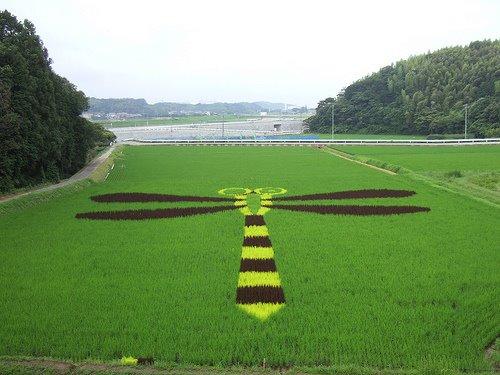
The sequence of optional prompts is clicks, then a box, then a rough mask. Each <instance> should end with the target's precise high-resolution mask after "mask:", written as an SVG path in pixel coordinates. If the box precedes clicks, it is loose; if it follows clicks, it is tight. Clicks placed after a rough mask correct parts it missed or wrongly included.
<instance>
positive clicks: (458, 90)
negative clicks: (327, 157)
mask: <svg viewBox="0 0 500 375" xmlns="http://www.w3.org/2000/svg"><path fill="white" fill-rule="evenodd" d="M499 98H500V41H499V40H495V41H489V40H485V41H478V42H473V43H471V44H470V45H469V46H466V47H451V48H443V49H440V50H438V51H435V52H432V53H427V54H425V55H419V56H414V57H410V58H409V59H407V60H403V61H399V62H397V63H396V64H393V65H390V66H386V67H384V68H382V69H380V70H379V71H378V72H377V73H374V74H372V75H370V76H368V77H365V78H363V79H360V80H359V81H356V82H354V83H353V84H351V85H349V86H348V87H347V88H345V89H344V90H343V91H342V92H341V93H340V94H339V95H338V96H337V97H336V98H327V99H325V100H323V101H321V102H319V104H318V108H317V111H316V115H315V116H312V117H310V118H309V119H307V120H306V121H307V123H308V124H309V128H310V130H311V131H313V132H323V133H325V132H330V131H331V122H332V120H331V118H332V103H333V102H335V123H336V124H338V125H336V130H337V131H338V132H342V133H364V132H366V133H391V134H424V135H426V134H453V133H462V132H463V130H464V106H465V104H467V105H468V106H469V131H470V132H471V133H474V134H475V135H476V136H479V137H485V136H486V137H492V136H495V137H500V121H499V118H500V104H499V103H500V101H499Z"/></svg>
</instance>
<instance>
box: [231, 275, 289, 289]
mask: <svg viewBox="0 0 500 375" xmlns="http://www.w3.org/2000/svg"><path fill="white" fill-rule="evenodd" d="M258 285H268V286H280V285H281V282H280V276H279V274H278V272H240V276H239V277H238V286H258Z"/></svg>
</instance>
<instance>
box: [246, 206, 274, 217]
mask: <svg viewBox="0 0 500 375" xmlns="http://www.w3.org/2000/svg"><path fill="white" fill-rule="evenodd" d="M269 210H270V208H267V207H261V208H259V209H258V211H257V213H256V215H264V214H266V213H267V212H268V211H269ZM250 212H251V211H250Z"/></svg>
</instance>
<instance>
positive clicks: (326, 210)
mask: <svg viewBox="0 0 500 375" xmlns="http://www.w3.org/2000/svg"><path fill="white" fill-rule="evenodd" d="M272 208H273V209H276V208H277V209H281V210H288V211H302V212H314V213H318V214H325V215H327V214H333V215H358V216H371V215H398V214H411V213H415V212H427V211H430V208H429V207H419V206H348V205H339V206H336V205H329V206H319V205H285V204H283V205H281V204H274V205H273V206H272Z"/></svg>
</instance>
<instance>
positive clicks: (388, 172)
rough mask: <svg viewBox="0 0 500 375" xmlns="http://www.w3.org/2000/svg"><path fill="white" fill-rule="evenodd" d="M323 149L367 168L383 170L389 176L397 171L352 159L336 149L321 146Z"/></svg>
mask: <svg viewBox="0 0 500 375" xmlns="http://www.w3.org/2000/svg"><path fill="white" fill-rule="evenodd" d="M323 150H324V151H325V152H326V153H328V154H330V155H335V156H337V157H339V158H341V159H344V160H348V161H352V162H353V163H357V164H360V165H363V166H365V167H368V168H372V169H376V170H377V171H379V172H384V173H387V174H390V175H391V176H394V175H396V174H397V173H394V172H393V171H390V170H388V169H383V168H379V167H376V166H374V165H370V164H367V163H363V162H361V161H358V160H354V159H351V158H348V157H346V156H344V155H341V154H340V152H336V150H332V149H330V148H327V147H325V148H323Z"/></svg>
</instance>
